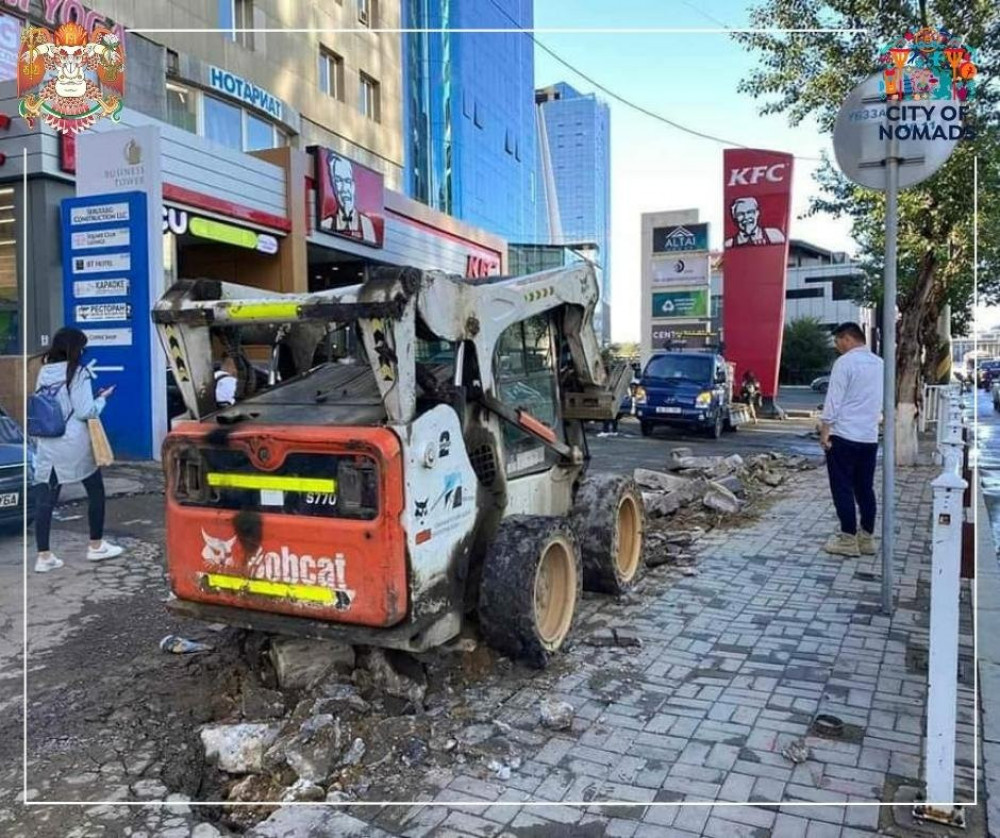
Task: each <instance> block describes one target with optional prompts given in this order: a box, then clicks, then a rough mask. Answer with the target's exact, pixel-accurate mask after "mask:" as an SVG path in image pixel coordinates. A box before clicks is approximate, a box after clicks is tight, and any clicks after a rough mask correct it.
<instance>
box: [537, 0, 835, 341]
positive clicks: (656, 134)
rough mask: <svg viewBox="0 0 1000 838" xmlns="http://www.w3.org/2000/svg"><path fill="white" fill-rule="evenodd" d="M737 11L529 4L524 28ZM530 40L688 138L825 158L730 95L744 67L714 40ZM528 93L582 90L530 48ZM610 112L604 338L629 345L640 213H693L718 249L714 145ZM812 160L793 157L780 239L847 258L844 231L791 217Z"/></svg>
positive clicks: (819, 145)
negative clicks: (607, 330)
mask: <svg viewBox="0 0 1000 838" xmlns="http://www.w3.org/2000/svg"><path fill="white" fill-rule="evenodd" d="M746 5H747V4H746V2H743V1H742V0H741V2H737V1H736V0H692V2H691V3H690V4H689V3H687V2H685V0H666V2H660V3H652V2H649V0H614V2H607V1H606V0H605V2H595V0H536V2H535V26H536V28H538V29H544V28H546V27H581V28H591V27H593V28H599V27H615V28H621V27H638V26H650V27H680V28H711V27H716V26H718V25H719V23H717V22H715V21H713V20H712V19H713V18H714V19H715V20H716V21H718V22H721V23H722V24H725V25H727V26H735V27H740V26H745V25H747V23H748V22H747V15H746ZM536 38H537V39H538V40H540V41H541V42H542V43H544V44H545V45H546V46H548V47H550V48H551V49H552V50H554V51H555V52H556V53H557V54H558V55H559V56H560V57H562V58H563V59H565V60H566V61H567V62H569V63H570V64H572V65H574V66H575V67H578V68H579V69H581V70H582V71H583V72H585V73H586V74H588V75H589V76H592V77H593V78H594V79H595V80H596V81H598V82H600V83H601V84H603V85H605V86H606V87H608V88H610V89H611V90H613V91H615V92H616V93H618V94H620V95H622V96H625V97H626V98H628V99H630V100H632V101H634V102H636V103H637V104H640V105H642V106H644V107H646V108H648V109H650V110H652V111H655V112H657V113H661V114H663V115H664V116H666V117H668V118H669V119H671V120H674V121H676V122H680V123H682V124H685V125H688V126H690V127H692V128H695V129H696V130H699V131H702V132H704V133H707V134H712V135H715V136H719V137H722V138H725V139H729V140H732V141H734V142H737V143H741V144H743V145H747V146H751V147H755V148H768V149H774V150H777V151H785V152H789V153H791V154H794V155H796V156H797V157H809V158H818V157H820V153H821V152H822V151H824V150H825V151H826V152H827V153H830V154H832V145H831V142H830V138H829V136H827V135H821V134H820V133H819V132H818V130H817V129H816V127H815V126H814V125H811V124H803V125H800V126H799V127H797V128H794V129H793V128H790V127H789V126H788V124H787V122H786V120H785V118H784V117H783V116H780V115H779V116H767V117H761V116H759V115H758V113H757V108H758V105H759V103H758V102H755V101H754V100H752V99H750V98H748V97H746V96H744V95H742V94H739V93H737V89H736V88H737V85H738V84H739V81H740V80H741V79H742V78H744V77H746V76H747V75H748V74H749V72H750V70H751V69H752V68H753V66H754V64H755V58H754V57H753V56H752V55H750V54H748V53H746V52H744V51H743V50H742V48H741V47H740V46H739V45H738V44H736V43H734V42H733V40H732V39H731V38H730V37H729V36H728V35H726V34H674V33H670V34H660V33H655V34H651V33H639V34H598V33H593V34H591V33H586V34H576V33H572V34H566V33H560V34H554V33H544V32H536ZM535 80H536V82H537V86H543V85H546V84H551V83H553V82H557V81H566V82H569V83H570V84H572V85H573V86H574V87H576V88H577V89H579V90H581V91H582V92H585V93H589V92H592V91H594V88H593V85H591V84H590V83H588V82H587V81H585V80H583V79H581V78H580V77H579V76H577V75H576V74H575V73H573V72H572V71H570V70H569V69H567V68H566V67H564V66H563V65H562V64H560V63H558V62H557V61H556V60H555V59H553V58H552V57H551V56H549V55H548V54H546V53H545V52H544V51H543V50H540V49H537V48H536V50H535ZM595 92H597V93H598V95H599V96H602V98H605V99H606V100H607V101H608V104H609V105H610V108H611V178H612V181H611V206H612V222H611V225H612V229H611V272H612V284H613V289H612V338H613V340H615V341H623V340H638V338H639V317H638V310H639V309H638V305H639V281H640V280H639V276H640V250H639V248H640V243H639V231H640V216H641V214H642V213H643V212H652V211H657V210H672V209H686V208H691V207H696V208H697V209H698V210H699V212H700V219H701V220H702V221H708V222H709V224H710V239H711V242H710V243H711V246H712V247H714V248H717V247H719V246H720V245H721V241H722V150H723V148H724V147H725V146H724V145H722V144H719V143H714V142H711V141H708V140H704V139H700V138H697V137H693V136H691V135H689V134H684V133H682V132H680V131H677V130H676V129H674V128H671V127H670V126H668V125H665V124H663V123H660V122H658V121H655V120H653V119H651V118H649V117H647V116H643V115H641V114H638V113H637V112H635V111H633V110H632V109H630V108H628V107H627V106H625V105H623V104H621V103H619V102H616V101H614V100H609V99H607V97H604V96H603V95H602V94H601V93H600V91H595ZM818 166H819V164H818V163H817V162H812V161H807V160H796V162H795V167H796V168H795V172H794V178H793V194H792V198H793V205H792V209H793V213H792V221H791V231H790V232H791V237H792V238H797V239H805V240H806V241H809V242H812V243H814V244H817V245H819V246H821V247H825V248H828V249H830V250H845V251H848V252H853V250H854V245H853V242H852V240H851V238H850V228H849V224H848V222H847V221H845V220H836V219H833V218H831V217H829V216H816V217H812V218H807V219H803V218H801V217H800V216H801V215H802V214H803V213H804V212H805V210H806V208H807V207H808V204H809V199H810V196H812V195H815V194H816V193H817V187H816V184H815V182H814V180H813V178H812V174H813V172H814V171H815V170H816V168H817V167H818Z"/></svg>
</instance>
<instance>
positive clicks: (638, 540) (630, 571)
mask: <svg viewBox="0 0 1000 838" xmlns="http://www.w3.org/2000/svg"><path fill="white" fill-rule="evenodd" d="M640 521H641V518H640V517H639V508H638V507H637V506H636V503H635V498H633V497H632V496H631V495H625V497H623V498H622V499H621V503H619V504H618V550H617V552H616V553H615V565H616V566H617V568H618V574H619V576H621V578H622V579H623V580H624V581H626V582H628V581H631V579H632V577H633V576H635V574H636V571H637V570H638V569H639V559H640V557H641V555H642V524H641V523H640Z"/></svg>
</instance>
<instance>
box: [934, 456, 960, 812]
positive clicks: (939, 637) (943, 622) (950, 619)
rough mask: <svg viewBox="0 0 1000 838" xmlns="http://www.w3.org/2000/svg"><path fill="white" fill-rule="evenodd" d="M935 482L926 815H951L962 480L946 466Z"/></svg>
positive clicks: (953, 799) (953, 772)
mask: <svg viewBox="0 0 1000 838" xmlns="http://www.w3.org/2000/svg"><path fill="white" fill-rule="evenodd" d="M931 485H932V486H933V487H934V521H933V552H932V555H931V620H930V660H929V663H928V668H927V690H928V694H927V761H926V771H927V777H926V786H927V803H926V804H925V806H924V807H923V808H924V810H925V814H926V815H927V816H932V817H934V819H935V820H939V819H942V816H943V817H944V818H945V819H947V818H950V817H952V816H953V815H954V810H955V806H954V802H955V715H956V714H955V704H956V701H957V698H958V604H959V584H960V579H959V566H960V558H961V554H962V520H963V515H962V513H963V509H962V495H963V493H964V492H965V487H966V483H965V481H964V480H962V478H961V477H959V476H958V475H957V474H955V473H954V472H953V471H951V470H945V471H944V472H943V473H942V474H941V476H940V477H938V478H937V479H936V480H935V481H934V482H933V483H932V484H931Z"/></svg>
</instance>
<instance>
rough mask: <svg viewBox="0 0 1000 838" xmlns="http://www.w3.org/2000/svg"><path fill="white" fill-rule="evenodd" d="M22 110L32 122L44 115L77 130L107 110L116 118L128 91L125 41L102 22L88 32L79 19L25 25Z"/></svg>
mask: <svg viewBox="0 0 1000 838" xmlns="http://www.w3.org/2000/svg"><path fill="white" fill-rule="evenodd" d="M17 93H18V96H20V97H21V101H20V105H19V107H18V112H19V113H20V114H21V116H23V117H24V118H25V120H26V121H27V123H28V126H29V127H31V126H33V125H34V122H35V120H36V119H39V118H41V119H43V120H44V121H45V122H47V123H48V124H49V125H51V126H52V127H53V128H54V129H55V130H56V131H59V132H61V133H63V134H79V133H80V132H81V131H83V130H85V129H87V128H89V127H90V126H91V125H93V124H94V123H95V122H97V120H98V119H100V118H101V117H103V116H109V117H111V119H112V120H114V121H115V122H117V121H118V120H119V119H120V115H121V110H122V100H123V99H124V95H125V45H124V44H122V43H121V41H120V39H119V38H118V36H117V35H115V34H114V33H113V32H110V31H109V30H108V29H105V28H104V27H101V26H97V27H95V28H94V30H93V32H92V33H91V35H90V37H89V38H88V37H87V32H86V30H85V29H84V28H83V27H82V26H80V24H78V23H64V24H62V25H61V26H59V27H58V28H57V29H56V30H55V32H50V31H49V30H48V29H44V28H42V27H40V26H26V27H25V28H24V31H23V32H22V34H21V47H20V50H19V53H18V61H17Z"/></svg>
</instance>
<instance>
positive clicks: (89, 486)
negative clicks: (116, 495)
mask: <svg viewBox="0 0 1000 838" xmlns="http://www.w3.org/2000/svg"><path fill="white" fill-rule="evenodd" d="M83 488H84V489H86V490H87V520H88V521H89V523H90V540H91V541H100V540H101V539H102V538H103V537H104V478H103V477H101V470H100V469H98V470H97V471H95V472H94V473H93V474H92V475H90V477H88V478H87V479H86V480H84V481H83ZM61 489H62V484H61V483H60V482H59V478H58V477H57V476H56V471H55V469H52V474H51V475H50V477H49V482H48V483H39V484H38V485H37V486H36V487H35V491H36V492H38V505H37V512H36V514H35V540H36V541H37V542H38V552H39V553H47V552H48V551H49V533H50V531H51V530H52V510H53V509H55V506H56V504H57V503H58V502H59V491H60V490H61Z"/></svg>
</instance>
